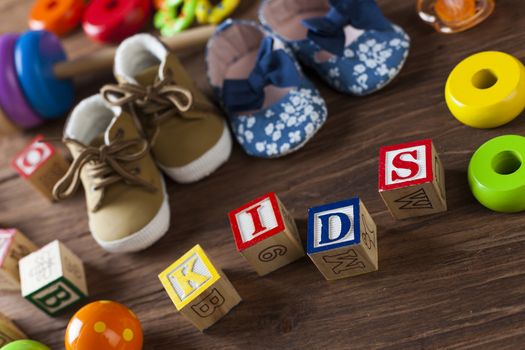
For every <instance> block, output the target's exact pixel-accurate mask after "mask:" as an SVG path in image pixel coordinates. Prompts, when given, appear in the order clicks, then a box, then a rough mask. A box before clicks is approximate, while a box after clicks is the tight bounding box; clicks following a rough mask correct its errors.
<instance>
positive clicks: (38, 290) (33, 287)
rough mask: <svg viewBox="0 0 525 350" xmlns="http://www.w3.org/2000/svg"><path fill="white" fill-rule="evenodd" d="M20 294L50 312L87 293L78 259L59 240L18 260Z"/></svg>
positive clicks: (57, 311) (75, 301) (49, 313)
mask: <svg viewBox="0 0 525 350" xmlns="http://www.w3.org/2000/svg"><path fill="white" fill-rule="evenodd" d="M19 267H20V284H21V289H22V296H23V297H24V298H26V299H27V300H29V301H30V302H31V303H33V304H34V305H35V306H37V307H38V308H40V309H41V310H42V311H44V312H45V313H47V314H48V315H50V316H55V315H56V314H58V313H59V312H61V311H62V310H64V309H66V308H68V307H70V306H71V305H73V304H75V303H77V302H78V301H80V300H81V299H83V298H85V297H86V296H87V294H88V291H87V284H86V277H85V273H84V265H83V263H82V261H81V260H80V259H79V258H78V257H77V256H76V255H75V254H73V253H72V252H71V251H70V250H69V249H68V248H67V247H66V246H64V245H63V244H62V243H60V242H59V241H53V242H51V243H49V244H48V245H46V246H44V247H42V248H41V249H39V250H37V251H35V252H33V253H31V254H29V255H27V256H25V257H24V258H22V259H21V260H20V263H19Z"/></svg>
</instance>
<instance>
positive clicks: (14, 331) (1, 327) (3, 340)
mask: <svg viewBox="0 0 525 350" xmlns="http://www.w3.org/2000/svg"><path fill="white" fill-rule="evenodd" d="M20 339H27V336H26V335H25V334H24V333H23V332H22V331H21V330H20V329H19V328H18V327H17V326H16V325H15V324H14V323H13V322H12V321H11V320H10V319H8V318H7V317H6V316H4V315H3V314H1V313H0V347H3V346H4V345H6V344H9V343H11V342H13V341H15V340H20Z"/></svg>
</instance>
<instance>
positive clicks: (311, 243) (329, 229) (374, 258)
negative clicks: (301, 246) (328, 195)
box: [307, 197, 378, 280]
mask: <svg viewBox="0 0 525 350" xmlns="http://www.w3.org/2000/svg"><path fill="white" fill-rule="evenodd" d="M307 253H308V256H309V257H310V259H312V261H313V262H314V264H315V266H317V268H318V269H319V271H321V273H322V274H323V276H324V277H325V278H326V279H327V280H336V279H341V278H346V277H351V276H356V275H360V274H363V273H367V272H372V271H376V270H377V269H378V253H377V228H376V224H375V223H374V220H372V217H371V216H370V214H369V213H368V211H367V210H366V208H365V206H364V204H363V203H362V202H361V200H360V199H359V198H357V197H356V198H353V199H349V200H345V201H341V202H337V203H332V204H326V205H322V206H319V207H314V208H310V209H308V242H307Z"/></svg>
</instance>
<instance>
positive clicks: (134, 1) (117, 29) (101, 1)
mask: <svg viewBox="0 0 525 350" xmlns="http://www.w3.org/2000/svg"><path fill="white" fill-rule="evenodd" d="M151 7H152V5H151V0H92V1H91V2H90V3H89V5H88V7H87V9H86V11H85V13H84V18H83V20H82V28H83V29H84V32H85V33H86V35H87V36H89V37H90V38H92V39H93V40H96V41H100V42H103V43H119V42H121V41H122V40H124V39H125V38H127V37H129V36H131V35H133V34H135V33H137V32H138V31H139V30H140V29H142V27H144V25H145V24H146V23H147V22H148V21H149V19H150V17H151Z"/></svg>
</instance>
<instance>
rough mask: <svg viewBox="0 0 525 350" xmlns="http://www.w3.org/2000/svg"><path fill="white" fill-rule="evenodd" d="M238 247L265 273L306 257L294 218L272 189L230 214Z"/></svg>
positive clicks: (254, 265)
mask: <svg viewBox="0 0 525 350" xmlns="http://www.w3.org/2000/svg"><path fill="white" fill-rule="evenodd" d="M229 217H230V225H231V227H232V231H233V236H234V239H235V244H236V246H237V250H238V251H239V252H240V253H241V255H242V256H243V257H244V258H245V259H246V261H248V263H249V264H250V265H251V266H252V267H253V268H254V269H255V271H257V273H258V274H259V275H260V276H264V275H266V274H268V273H270V272H272V271H275V270H277V269H278V268H281V267H283V266H285V265H287V264H289V263H291V262H293V261H295V260H297V259H299V258H301V257H303V256H304V250H303V246H302V244H301V238H300V237H299V234H298V232H297V226H296V225H295V221H294V219H293V218H292V217H291V215H290V214H288V211H287V210H286V208H285V207H284V206H283V204H282V203H281V201H280V200H279V198H277V196H276V195H275V193H273V192H271V193H268V194H266V195H264V196H262V197H259V198H257V199H255V200H253V201H251V202H250V203H248V204H246V205H244V206H242V207H241V208H238V209H236V210H234V211H232V212H230V214H229Z"/></svg>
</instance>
